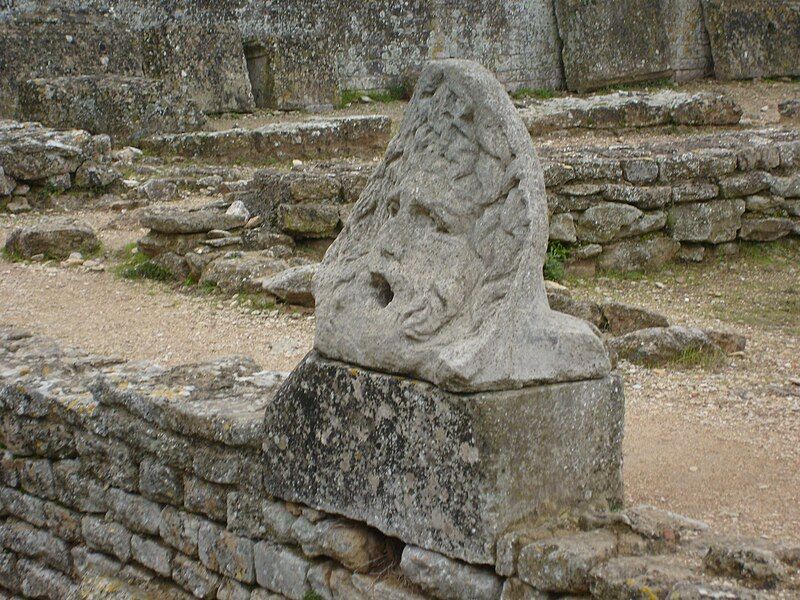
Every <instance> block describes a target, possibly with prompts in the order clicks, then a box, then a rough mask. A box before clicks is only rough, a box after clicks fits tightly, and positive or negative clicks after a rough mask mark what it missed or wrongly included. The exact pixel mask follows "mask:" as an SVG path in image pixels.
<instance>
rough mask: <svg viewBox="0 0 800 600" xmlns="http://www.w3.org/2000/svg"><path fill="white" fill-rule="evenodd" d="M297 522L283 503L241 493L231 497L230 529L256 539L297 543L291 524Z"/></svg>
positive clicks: (229, 509)
mask: <svg viewBox="0 0 800 600" xmlns="http://www.w3.org/2000/svg"><path fill="white" fill-rule="evenodd" d="M296 520H297V517H296V516H295V515H293V514H292V513H291V512H289V510H288V509H287V508H286V505H285V504H284V503H283V502H281V501H274V500H268V499H265V498H261V497H259V496H253V495H251V494H246V493H242V492H231V493H229V494H228V529H229V530H230V531H233V532H234V533H238V534H240V535H244V536H247V537H250V538H254V539H262V538H268V539H270V540H272V541H274V542H278V543H294V542H295V538H294V537H293V535H292V525H293V524H294V522H295V521H296Z"/></svg>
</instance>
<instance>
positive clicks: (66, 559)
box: [0, 519, 72, 574]
mask: <svg viewBox="0 0 800 600" xmlns="http://www.w3.org/2000/svg"><path fill="white" fill-rule="evenodd" d="M0 546H2V547H3V548H6V549H8V550H11V551H13V552H16V553H17V554H20V555H22V556H28V557H31V558H35V559H37V560H40V561H42V562H43V563H44V564H46V565H48V566H50V567H53V568H54V569H58V570H59V571H61V572H62V573H67V574H69V573H70V571H71V569H72V558H71V556H70V553H69V546H68V545H67V544H66V543H65V542H64V541H63V540H60V539H58V538H57V537H55V536H54V535H53V534H52V533H50V532H49V531H45V530H43V529H37V528H36V527H32V526H31V525H28V524H27V523H25V522H22V521H16V520H14V519H4V523H3V524H2V525H0Z"/></svg>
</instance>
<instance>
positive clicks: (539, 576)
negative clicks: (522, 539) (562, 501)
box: [517, 530, 617, 593]
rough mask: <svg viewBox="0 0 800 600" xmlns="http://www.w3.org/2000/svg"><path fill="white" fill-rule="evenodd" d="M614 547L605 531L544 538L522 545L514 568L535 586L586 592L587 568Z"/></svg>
mask: <svg viewBox="0 0 800 600" xmlns="http://www.w3.org/2000/svg"><path fill="white" fill-rule="evenodd" d="M616 548H617V540H616V536H615V535H614V534H613V533H611V532H609V531H605V530H597V531H592V532H588V533H576V534H573V535H570V536H565V537H556V538H551V539H545V540H541V541H537V542H533V543H532V544H528V545H527V546H525V547H524V548H522V551H521V552H520V555H519V559H518V563H517V570H518V572H519V577H520V579H522V581H524V582H526V583H528V584H530V585H531V586H532V587H534V588H537V589H540V590H545V591H551V592H561V593H564V592H572V593H583V592H587V591H589V583H590V576H589V573H590V571H591V570H592V569H593V568H594V567H595V566H596V565H597V564H599V563H601V562H603V561H605V560H606V559H608V558H609V557H611V556H612V555H613V554H614V552H615V550H616Z"/></svg>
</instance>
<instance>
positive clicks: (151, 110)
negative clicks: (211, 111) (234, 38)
mask: <svg viewBox="0 0 800 600" xmlns="http://www.w3.org/2000/svg"><path fill="white" fill-rule="evenodd" d="M20 106H21V109H22V111H21V112H22V116H23V117H24V118H25V119H30V120H31V121H38V122H40V123H43V124H44V125H47V126H48V127H55V128H57V129H85V130H86V131H89V132H91V133H95V134H97V133H107V134H110V135H111V136H112V137H113V138H114V141H115V142H118V143H119V142H125V143H137V142H138V141H140V140H142V139H144V138H146V137H148V136H151V135H155V134H163V133H178V132H184V131H195V130H197V129H200V128H202V126H203V125H204V124H205V122H206V119H205V116H204V115H203V114H202V113H201V112H200V111H199V109H198V108H197V106H196V105H195V104H194V102H192V100H190V99H189V98H187V97H186V96H182V95H180V94H177V93H175V92H173V91H171V90H170V89H169V88H168V87H167V86H165V85H164V84H163V82H161V81H157V80H154V79H147V78H144V77H120V76H109V75H99V76H98V75H86V76H79V77H56V78H48V79H32V80H29V81H26V82H25V83H23V84H22V85H21V86H20Z"/></svg>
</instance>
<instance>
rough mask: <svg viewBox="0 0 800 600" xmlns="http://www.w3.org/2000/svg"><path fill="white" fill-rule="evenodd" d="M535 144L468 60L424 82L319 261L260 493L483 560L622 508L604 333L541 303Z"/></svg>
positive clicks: (541, 206)
mask: <svg viewBox="0 0 800 600" xmlns="http://www.w3.org/2000/svg"><path fill="white" fill-rule="evenodd" d="M547 238H548V223H547V203H546V197H545V192H544V185H543V180H542V173H541V169H540V167H539V163H538V160H537V158H536V153H535V151H534V149H533V145H532V143H531V139H530V136H529V134H528V132H527V131H526V129H525V127H524V125H523V123H522V122H521V120H520V118H519V117H518V115H517V113H516V111H515V109H514V107H513V105H512V104H511V101H510V100H509V98H508V95H507V94H506V92H505V91H504V90H503V88H502V86H501V85H500V84H499V82H497V80H495V79H494V77H493V76H492V75H491V74H490V73H489V72H488V71H487V70H485V69H484V68H482V67H481V66H479V65H478V64H476V63H473V62H469V61H459V60H445V61H436V62H432V63H430V64H429V65H428V66H427V68H426V69H425V70H424V72H423V73H422V75H421V77H420V80H419V83H418V85H417V89H416V91H415V93H414V97H413V98H412V100H411V102H410V104H409V105H408V108H407V110H406V114H405V118H404V120H403V123H402V126H401V128H400V132H399V133H398V134H397V136H396V137H395V138H394V139H393V140H392V142H391V143H390V144H389V148H388V150H387V152H386V155H385V157H384V159H383V162H382V163H381V165H380V167H379V168H378V169H377V171H376V173H375V175H374V176H373V178H372V180H371V181H370V183H369V184H368V185H367V187H366V189H365V190H364V192H363V194H362V196H361V198H360V199H359V201H358V204H357V205H356V207H355V209H354V210H353V213H352V215H351V217H350V219H349V221H348V223H347V226H346V227H345V229H344V231H343V232H342V234H341V235H340V236H339V238H338V239H337V240H336V242H335V243H334V244H333V245H332V246H331V248H330V249H329V250H328V253H327V254H326V256H325V259H324V261H323V263H322V265H321V266H320V269H319V271H318V274H317V278H316V284H315V296H316V302H317V332H316V338H315V343H314V346H315V349H314V351H312V352H311V353H310V354H309V355H308V356H307V357H306V358H305V360H304V361H303V362H302V363H301V364H300V365H299V366H298V368H297V369H296V370H295V371H294V372H293V373H292V374H291V375H290V377H289V378H288V379H287V381H286V383H285V384H284V386H283V387H282V388H281V390H280V391H279V392H278V393H277V395H276V396H275V399H274V400H273V402H272V404H271V405H270V406H268V407H267V411H266V417H265V442H264V451H265V452H264V457H265V458H264V460H266V461H267V463H268V464H267V469H265V471H266V473H267V475H266V478H265V485H266V488H267V491H268V492H270V493H273V494H275V495H276V496H280V497H283V498H287V499H293V500H296V501H300V502H303V503H306V504H309V505H311V506H316V507H318V508H320V509H324V510H326V511H330V512H334V513H339V514H342V515H345V516H348V517H351V518H355V519H359V520H362V521H366V522H367V523H369V524H371V525H373V526H375V527H377V528H378V529H380V530H382V531H384V532H385V533H387V534H389V535H397V536H400V537H402V538H403V539H405V540H406V541H410V542H412V543H415V544H417V545H419V546H422V547H425V548H428V549H431V550H438V551H441V552H444V553H445V554H447V555H449V556H455V557H459V558H462V559H463V560H466V561H469V562H475V563H492V562H493V558H494V555H495V552H496V548H495V545H496V542H497V540H498V538H499V537H500V536H501V535H502V534H504V533H506V532H508V531H510V530H513V529H514V528H515V527H521V526H525V525H527V524H530V523H531V522H536V521H539V520H543V519H547V518H548V517H549V516H552V515H553V514H556V513H561V512H563V511H564V510H569V509H576V508H579V507H581V506H584V505H586V504H592V503H600V504H612V505H613V504H617V503H619V502H621V499H622V480H621V463H622V452H621V443H622V426H623V413H624V402H623V398H622V389H621V386H620V384H619V381H618V380H617V379H616V378H615V377H614V376H612V375H610V363H609V359H608V356H607V353H606V351H605V348H604V346H603V343H602V341H601V340H600V338H599V337H598V335H597V334H596V332H595V330H593V328H592V327H591V326H590V325H589V324H588V323H586V322H584V321H581V320H579V319H575V318H573V317H569V316H567V315H564V314H561V313H558V312H554V311H552V310H550V308H549V306H548V303H547V296H546V294H545V290H544V281H543V277H542V264H543V262H544V257H545V252H546V245H547Z"/></svg>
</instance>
